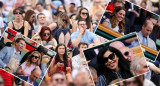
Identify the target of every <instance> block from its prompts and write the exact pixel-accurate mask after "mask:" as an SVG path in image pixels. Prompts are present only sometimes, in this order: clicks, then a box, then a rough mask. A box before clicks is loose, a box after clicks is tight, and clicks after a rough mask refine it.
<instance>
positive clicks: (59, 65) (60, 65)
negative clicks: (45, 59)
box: [56, 62, 64, 67]
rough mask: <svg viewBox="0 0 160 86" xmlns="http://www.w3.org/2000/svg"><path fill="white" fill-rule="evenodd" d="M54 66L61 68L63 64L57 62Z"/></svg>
mask: <svg viewBox="0 0 160 86" xmlns="http://www.w3.org/2000/svg"><path fill="white" fill-rule="evenodd" d="M56 65H57V67H62V66H64V64H63V63H60V62H58V63H57V64H56Z"/></svg>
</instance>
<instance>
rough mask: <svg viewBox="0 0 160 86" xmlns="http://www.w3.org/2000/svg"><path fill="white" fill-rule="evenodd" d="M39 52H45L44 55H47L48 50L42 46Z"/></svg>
mask: <svg viewBox="0 0 160 86" xmlns="http://www.w3.org/2000/svg"><path fill="white" fill-rule="evenodd" d="M37 51H38V52H40V53H41V52H43V53H44V54H47V52H48V49H47V48H45V47H43V46H42V45H40V46H39V47H38V48H37Z"/></svg>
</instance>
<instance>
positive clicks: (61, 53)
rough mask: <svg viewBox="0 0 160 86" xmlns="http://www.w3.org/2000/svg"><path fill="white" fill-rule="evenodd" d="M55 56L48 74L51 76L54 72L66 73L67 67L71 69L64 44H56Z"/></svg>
mask: <svg viewBox="0 0 160 86" xmlns="http://www.w3.org/2000/svg"><path fill="white" fill-rule="evenodd" d="M56 53H57V54H56V56H55V58H53V61H52V63H51V66H50V68H49V71H48V74H49V76H52V75H53V74H54V73H55V72H61V73H67V69H66V68H67V67H70V68H71V59H70V58H69V57H68V55H67V48H66V46H65V44H58V45H57V47H56Z"/></svg>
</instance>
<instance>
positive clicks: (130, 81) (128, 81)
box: [126, 78, 139, 86]
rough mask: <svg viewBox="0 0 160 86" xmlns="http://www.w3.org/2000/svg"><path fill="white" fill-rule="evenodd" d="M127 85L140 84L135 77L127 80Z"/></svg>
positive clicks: (135, 85)
mask: <svg viewBox="0 0 160 86" xmlns="http://www.w3.org/2000/svg"><path fill="white" fill-rule="evenodd" d="M126 86H139V85H138V82H137V81H136V79H135V78H131V79H128V80H126Z"/></svg>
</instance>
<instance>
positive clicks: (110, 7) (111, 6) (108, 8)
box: [106, 3, 113, 12]
mask: <svg viewBox="0 0 160 86" xmlns="http://www.w3.org/2000/svg"><path fill="white" fill-rule="evenodd" d="M106 10H110V11H112V12H113V3H111V4H109V5H108V6H107V8H106Z"/></svg>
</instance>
